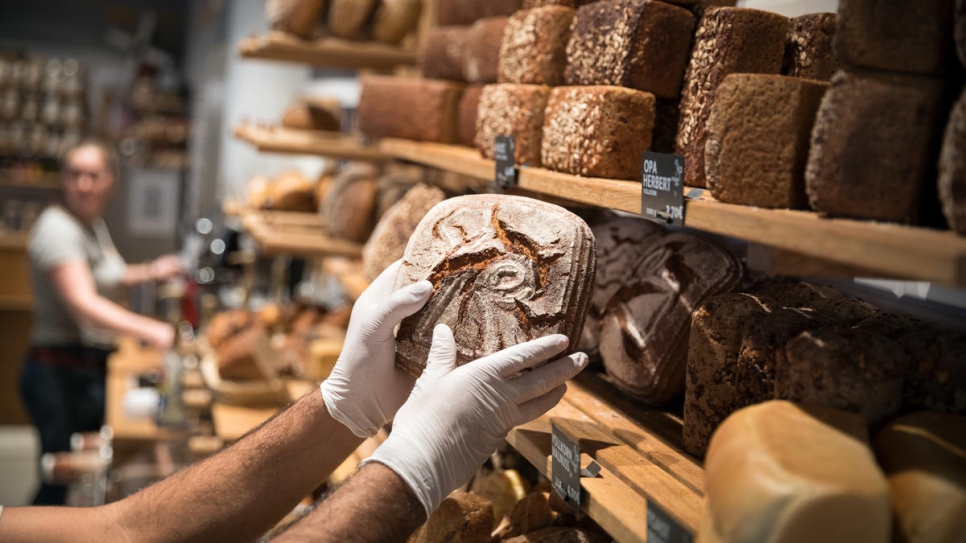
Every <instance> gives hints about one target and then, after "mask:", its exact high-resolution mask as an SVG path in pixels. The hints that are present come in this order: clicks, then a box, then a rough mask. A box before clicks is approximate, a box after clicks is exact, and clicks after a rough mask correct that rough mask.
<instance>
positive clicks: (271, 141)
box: [234, 122, 389, 162]
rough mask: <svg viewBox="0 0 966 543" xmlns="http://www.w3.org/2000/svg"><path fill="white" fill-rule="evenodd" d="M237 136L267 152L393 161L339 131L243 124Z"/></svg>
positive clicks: (236, 133) (236, 129) (237, 130)
mask: <svg viewBox="0 0 966 543" xmlns="http://www.w3.org/2000/svg"><path fill="white" fill-rule="evenodd" d="M234 134H235V137H236V138H238V139H239V140H241V141H244V142H245V143H248V144H250V145H252V146H253V147H255V148H256V149H258V150H259V151H260V152H263V153H284V154H299V155H318V156H323V157H330V158H339V159H345V160H364V161H367V162H385V161H386V160H388V159H389V157H387V156H386V155H385V154H383V153H382V152H381V151H379V150H378V149H377V148H375V147H373V146H370V145H367V144H366V143H365V142H363V140H362V138H360V137H357V136H351V135H348V134H341V133H338V132H322V131H314V130H295V129H292V128H283V127H281V126H262V125H255V124H250V123H246V122H242V123H241V124H239V125H238V126H236V127H235V130H234Z"/></svg>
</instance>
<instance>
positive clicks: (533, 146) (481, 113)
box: [475, 83, 550, 166]
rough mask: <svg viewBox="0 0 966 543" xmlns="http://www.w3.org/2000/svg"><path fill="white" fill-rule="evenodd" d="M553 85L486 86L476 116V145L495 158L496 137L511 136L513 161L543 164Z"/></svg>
mask: <svg viewBox="0 0 966 543" xmlns="http://www.w3.org/2000/svg"><path fill="white" fill-rule="evenodd" d="M549 96H550V87H547V86H544V85H517V84H514V83H500V84H497V85H487V86H485V87H483V92H482V94H480V107H479V110H478V113H477V117H476V138H475V144H476V148H477V149H478V150H479V151H480V154H481V155H483V157H484V158H493V157H494V152H495V145H496V138H497V136H512V137H513V143H514V161H515V162H516V163H517V164H527V165H530V166H540V149H541V141H542V139H543V121H544V117H543V114H544V109H545V108H546V106H547V99H548V98H549Z"/></svg>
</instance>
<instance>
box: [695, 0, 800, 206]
mask: <svg viewBox="0 0 966 543" xmlns="http://www.w3.org/2000/svg"><path fill="white" fill-rule="evenodd" d="M787 33H788V19H787V18H786V17H783V16H781V15H777V14H775V13H768V12H765V11H759V10H755V9H746V8H730V7H710V8H708V9H706V10H705V11H704V15H702V17H701V20H700V21H699V22H698V29H697V32H696V33H695V36H694V47H693V49H692V50H691V59H690V61H689V63H688V69H687V72H686V73H685V76H684V89H683V90H682V92H681V120H680V124H679V125H678V134H677V137H678V139H677V152H678V154H681V155H683V156H684V158H685V172H684V175H685V183H686V184H688V185H692V186H696V187H704V186H705V179H704V146H705V139H706V137H707V129H706V124H707V122H708V116H709V115H710V114H711V107H712V106H713V105H714V101H715V96H716V91H717V89H718V85H720V84H721V82H722V81H724V79H725V77H727V76H729V75H731V74H733V73H760V74H777V73H779V72H780V71H781V67H782V57H783V56H784V54H785V37H786V35H787Z"/></svg>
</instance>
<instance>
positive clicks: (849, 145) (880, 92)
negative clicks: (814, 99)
mask: <svg viewBox="0 0 966 543" xmlns="http://www.w3.org/2000/svg"><path fill="white" fill-rule="evenodd" d="M942 90H943V84H942V81H939V80H934V79H929V78H925V77H913V76H898V75H889V74H884V73H882V72H875V73H873V72H865V71H863V72H847V71H839V72H838V73H837V74H835V77H833V78H832V86H831V87H830V88H829V90H828V92H826V93H825V97H824V98H823V99H822V105H821V106H820V107H819V110H818V116H817V117H816V119H815V127H814V128H813V130H812V142H811V150H810V151H809V158H808V167H807V169H806V171H805V187H806V190H807V192H808V198H809V203H810V204H811V206H812V208H813V209H815V210H816V211H819V212H822V213H827V214H829V215H835V216H844V217H854V218H858V219H870V220H880V221H894V222H906V223H908V222H914V221H916V220H917V218H918V214H919V208H920V200H921V196H922V193H923V188H924V184H925V182H926V179H927V177H928V172H929V171H930V169H931V168H932V167H934V165H935V163H936V149H935V147H936V145H935V143H936V142H935V139H936V138H935V137H934V135H935V134H936V132H937V131H938V124H937V123H938V121H939V109H940V101H941V98H942Z"/></svg>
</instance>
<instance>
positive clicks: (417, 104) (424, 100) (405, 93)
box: [358, 76, 463, 143]
mask: <svg viewBox="0 0 966 543" xmlns="http://www.w3.org/2000/svg"><path fill="white" fill-rule="evenodd" d="M462 92H463V85H459V84H456V83H450V82H447V81H432V80H428V79H411V78H402V77H385V76H368V77H366V78H365V79H363V81H362V95H361V96H360V98H359V108H358V115H359V130H360V131H361V132H362V133H363V134H365V135H366V136H369V137H370V138H403V139H411V140H418V141H432V142H437V143H452V142H454V141H455V140H456V109H457V106H458V105H459V99H460V96H461V95H462Z"/></svg>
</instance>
